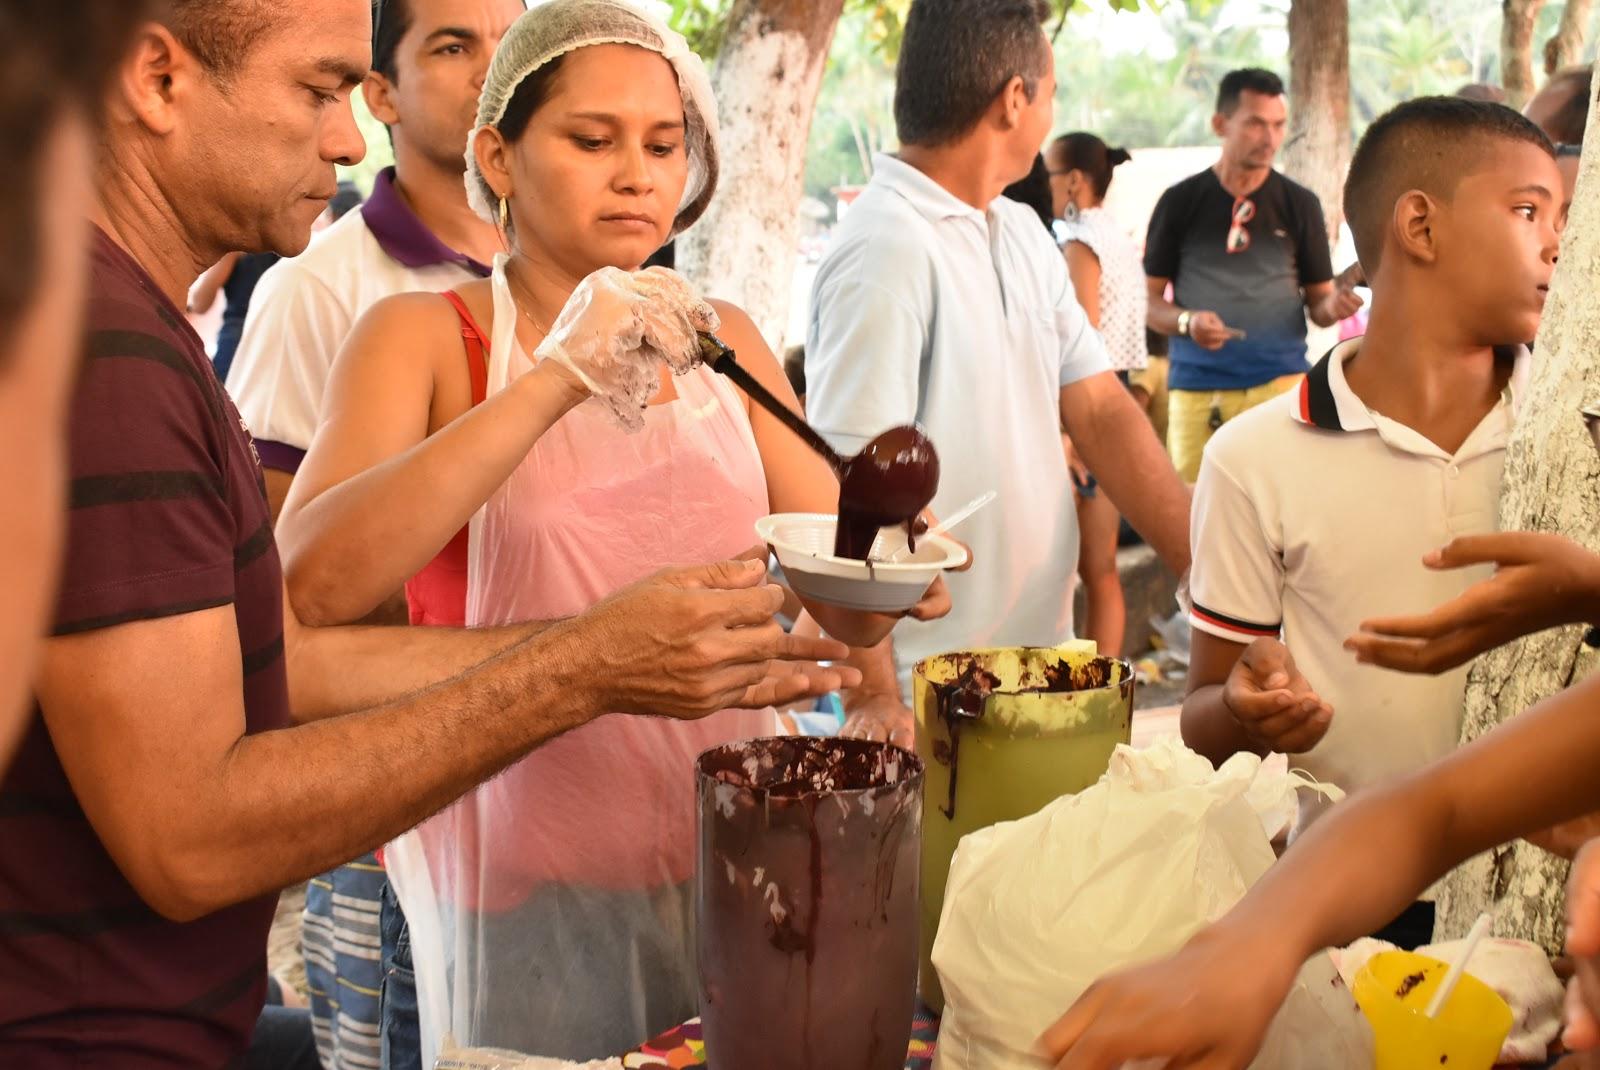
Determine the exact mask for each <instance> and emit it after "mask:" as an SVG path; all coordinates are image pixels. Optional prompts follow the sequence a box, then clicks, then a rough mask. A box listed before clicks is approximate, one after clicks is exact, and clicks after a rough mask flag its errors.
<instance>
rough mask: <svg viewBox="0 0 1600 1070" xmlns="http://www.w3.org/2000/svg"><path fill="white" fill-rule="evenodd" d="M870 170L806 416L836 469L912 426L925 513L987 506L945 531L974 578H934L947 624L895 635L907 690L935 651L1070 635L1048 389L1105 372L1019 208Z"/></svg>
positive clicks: (1070, 567) (823, 311)
mask: <svg viewBox="0 0 1600 1070" xmlns="http://www.w3.org/2000/svg"><path fill="white" fill-rule="evenodd" d="M874 168H875V170H874V174H873V177H872V181H871V182H870V183H869V184H868V186H867V189H866V191H865V192H863V193H862V194H861V196H860V197H859V198H858V199H857V200H856V202H855V203H854V204H853V205H851V207H850V211H849V212H848V213H847V214H846V215H845V217H844V220H843V221H842V222H841V223H840V225H839V229H838V232H837V233H836V234H835V236H834V239H833V244H832V245H831V247H830V248H829V250H828V253H827V255H826V256H825V257H824V258H823V261H822V264H821V266H820V267H819V269H818V272H817V281H816V287H815V290H814V294H813V300H812V311H811V321H810V325H809V330H808V332H807V338H806V388H807V393H806V412H807V416H808V417H809V419H810V420H811V422H812V423H813V424H814V425H815V426H816V428H817V430H818V431H820V432H821V433H822V434H823V435H825V436H826V437H827V438H828V439H829V440H830V441H831V442H832V443H833V444H834V446H835V447H836V448H838V449H840V450H841V451H842V452H845V453H847V454H849V453H854V452H855V451H857V450H859V449H860V448H861V447H862V446H863V445H865V444H866V443H867V442H868V441H869V440H871V439H872V438H873V437H874V436H875V435H877V434H879V433H880V432H882V431H885V430H887V429H888V428H890V427H894V426H896V425H898V424H907V423H912V422H916V423H919V424H921V425H922V426H923V427H924V428H925V429H926V430H927V432H928V434H929V435H930V436H931V437H932V438H933V442H934V445H935V446H936V447H937V448H938V450H939V462H940V470H941V471H940V480H939V493H938V495H937V496H936V497H935V498H934V500H933V509H934V511H935V513H940V514H949V513H950V512H952V511H954V510H955V509H958V508H960V507H961V506H962V505H964V504H966V503H967V502H969V501H971V500H972V499H974V498H976V497H978V496H979V495H981V494H983V493H985V492H987V491H990V490H993V491H995V492H997V493H998V495H999V497H998V500H997V501H995V502H994V503H993V504H991V505H989V506H988V507H987V508H985V509H983V510H981V511H980V512H978V513H977V514H976V515H975V516H973V517H972V519H970V520H968V521H966V522H965V523H964V524H963V525H962V526H961V527H960V529H958V531H957V532H956V534H957V535H958V536H959V537H960V538H961V539H963V540H964V541H966V542H967V543H968V544H970V545H971V546H972V549H973V562H974V563H973V566H972V569H971V570H970V571H968V572H965V573H954V574H951V575H949V576H947V577H946V582H947V583H948V584H949V585H950V593H951V597H952V598H953V600H954V604H955V608H954V610H953V611H952V612H951V614H950V616H948V617H947V618H945V619H944V620H940V621H931V622H927V623H922V622H917V621H905V622H903V623H902V624H901V625H900V626H898V627H897V628H896V629H895V633H894V641H895V657H896V662H897V666H896V667H897V669H898V670H899V673H900V676H901V680H902V686H905V681H906V680H907V679H909V672H910V668H911V666H912V665H913V664H915V663H916V662H917V661H918V660H920V659H922V658H925V657H928V656H929V655H932V654H938V653H943V652H946V651H950V650H959V649H965V648H971V647H978V646H994V645H1013V644H1032V645H1050V644H1054V643H1058V642H1061V641H1062V640H1064V639H1068V638H1070V637H1071V635H1072V582H1073V575H1074V573H1075V572H1076V571H1077V566H1078V523H1077V514H1076V512H1075V510H1074V507H1073V501H1072V491H1071V482H1070V479H1069V477H1068V474H1067V466H1066V460H1065V457H1064V455H1063V453H1062V448H1061V417H1060V391H1061V387H1063V386H1065V385H1067V384H1070V383H1073V382H1076V381H1077V380H1079V379H1083V378H1085V377H1087V376H1090V375H1094V374H1096V373H1099V372H1104V371H1107V370H1108V368H1109V365H1108V364H1107V361H1106V353H1105V346H1104V344H1103V343H1102V342H1101V340H1100V336H1099V335H1098V334H1097V333H1095V331H1094V329H1093V328H1092V327H1090V326H1089V321H1088V318H1087V317H1086V316H1085V315H1084V313H1083V309H1082V308H1081V307H1080V306H1079V305H1078V302H1077V300H1076V298H1075V297H1074V295H1073V292H1072V281H1071V279H1070V278H1069V277H1068V275H1067V266H1066V262H1065V261H1064V260H1063V258H1062V256H1061V251H1060V250H1059V249H1058V248H1057V247H1056V244H1055V242H1054V241H1053V240H1051V237H1050V232H1049V231H1047V230H1046V229H1045V228H1044V227H1043V226H1041V225H1040V223H1039V217H1038V215H1037V214H1035V213H1034V211H1033V210H1032V209H1031V208H1028V207H1027V206H1025V205H1022V204H1018V203H1016V202H1014V201H1010V200H1007V199H1006V198H1004V197H1001V198H998V199H997V200H995V201H994V202H993V203H992V204H990V205H989V208H988V211H987V212H984V211H980V210H978V209H976V208H973V207H972V206H971V205H969V204H966V203H965V202H963V201H961V200H959V199H958V198H956V197H955V196H954V195H953V194H951V193H950V192H949V191H947V190H945V189H944V188H943V187H942V186H940V185H939V184H938V183H936V182H934V181H933V180H932V179H930V178H929V177H928V176H926V175H924V174H923V173H922V172H921V171H918V170H917V169H916V168H914V167H912V166H910V165H909V164H906V163H903V162H901V161H900V160H898V159H896V158H894V157H892V156H882V155H880V156H878V157H876V159H875V160H874Z"/></svg>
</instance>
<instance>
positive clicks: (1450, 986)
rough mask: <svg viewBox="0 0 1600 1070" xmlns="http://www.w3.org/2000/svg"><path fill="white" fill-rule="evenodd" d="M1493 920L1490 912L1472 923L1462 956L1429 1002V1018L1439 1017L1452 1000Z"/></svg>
mask: <svg viewBox="0 0 1600 1070" xmlns="http://www.w3.org/2000/svg"><path fill="white" fill-rule="evenodd" d="M1493 921H1494V919H1493V918H1492V917H1490V916H1489V915H1488V914H1479V915H1478V920H1477V921H1475V922H1473V923H1472V931H1471V932H1469V933H1467V942H1466V943H1465V944H1464V945H1462V948H1461V956H1460V957H1459V958H1457V959H1456V961H1455V965H1454V966H1451V967H1450V972H1449V973H1447V974H1445V975H1444V984H1442V985H1440V986H1439V988H1438V990H1437V991H1436V992H1434V994H1433V999H1432V1000H1430V1001H1429V1002H1428V1017H1429V1018H1437V1017H1439V1012H1440V1011H1442V1010H1444V1005H1445V1004H1446V1003H1448V1002H1450V996H1451V994H1452V993H1454V992H1455V990H1456V986H1457V985H1458V984H1460V983H1461V975H1462V974H1464V973H1466V972H1467V963H1468V962H1469V961H1470V960H1471V959H1472V953H1473V952H1474V951H1476V950H1478V944H1480V943H1481V942H1482V941H1483V938H1484V937H1485V936H1488V935H1489V925H1490V924H1491V923H1492V922H1493Z"/></svg>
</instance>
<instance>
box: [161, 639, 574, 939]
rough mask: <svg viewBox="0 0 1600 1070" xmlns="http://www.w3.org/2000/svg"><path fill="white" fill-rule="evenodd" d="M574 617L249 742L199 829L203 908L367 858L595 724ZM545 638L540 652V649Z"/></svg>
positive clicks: (197, 903)
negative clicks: (403, 691) (573, 633)
mask: <svg viewBox="0 0 1600 1070" xmlns="http://www.w3.org/2000/svg"><path fill="white" fill-rule="evenodd" d="M569 627H570V626H568V625H555V626H553V627H552V628H551V629H548V630H546V631H545V632H544V633H542V634H541V635H538V636H535V637H532V638H527V639H524V640H523V641H522V642H521V643H519V644H516V645H515V646H513V647H512V648H511V649H509V650H506V651H505V652H503V653H502V654H500V655H499V656H498V657H497V658H495V659H494V660H493V661H492V662H491V663H489V664H486V665H484V666H482V667H481V668H480V669H478V670H477V671H475V672H472V673H471V674H469V675H462V676H458V677H456V678H455V679H452V680H450V681H448V682H446V683H442V684H439V685H437V686H435V687H432V688H430V689H428V690H426V691H421V692H418V693H416V694H414V695H411V696H409V697H408V698H406V699H403V700H400V701H396V702H393V703H390V704H389V705H386V706H383V707H380V708H377V709H369V710H365V711H363V712H360V713H352V714H350V715H348V716H344V717H333V718H329V719H326V720H323V721H319V722H317V723H315V724H309V725H302V726H300V727H297V728H293V729H290V730H288V731H281V732H264V733H259V734H255V735H250V736H246V737H244V738H242V739H240V740H239V742H238V743H237V744H236V745H235V746H234V748H233V749H232V751H231V752H230V754H229V756H228V758H227V761H226V763H225V765H224V766H223V769H222V770H221V773H220V776H219V778H218V782H217V783H216V784H215V785H213V786H212V787H213V790H211V791H207V792H206V793H205V794H206V795H208V796H210V798H209V799H208V800H206V801H207V802H208V804H209V806H210V807H214V808H215V809H213V810H211V812H210V813H209V815H208V818H207V820H206V821H205V822H203V823H200V824H196V825H195V826H194V827H193V828H191V829H190V830H189V831H190V832H191V833H192V834H194V835H195V836H196V838H197V842H196V843H195V844H194V845H193V849H192V850H190V851H184V850H182V847H183V845H181V844H179V845H175V847H177V850H176V851H175V853H174V855H173V857H175V858H178V859H181V860H182V863H183V865H184V866H185V868H186V869H188V871H189V872H188V873H187V874H186V875H185V879H184V880H183V881H182V887H183V888H184V889H185V892H184V895H185V898H186V899H187V900H190V902H189V903H188V904H187V906H186V907H185V909H184V911H183V912H184V913H190V912H192V913H193V914H194V915H195V916H199V915H201V914H205V913H208V912H210V911H212V910H216V909H218V908H220V907H222V906H224V905H227V904H229V903H234V902H238V901H241V900H243V899H247V898H250V897H253V896H256V895H260V894H263V893H266V892H272V891H276V890H277V889H279V888H282V887H285V886H287V885H289V884H292V883H294V882H296V881H299V880H304V879H306V878H308V877H310V876H313V875H314V874H317V873H320V872H322V871H324V870H327V869H330V868H332V867H334V866H336V865H339V864H340V863H343V862H346V861H348V860H350V859H351V858H355V857H358V856H359V855H361V854H363V853H365V852H366V851H369V850H371V849H373V848H374V847H377V846H379V845H381V844H383V843H385V842H387V841H388V840H390V839H392V838H393V837H395V836H397V835H399V834H400V833H402V832H404V831H406V830H407V829H410V828H412V827H413V826H415V825H416V824H417V823H418V822H420V821H422V820H423V819H424V818H426V817H428V816H429V815H431V814H433V813H435V812H436V811H438V810H439V809H440V808H442V807H443V806H445V805H446V804H448V803H449V802H450V801H451V800H453V799H455V798H457V797H458V796H460V795H461V794H463V793H464V792H466V791H467V790H468V789H470V788H472V787H473V786H474V785H476V784H478V783H480V782H482V781H483V780H485V779H487V778H488V777H490V776H492V775H493V774H494V773H496V772H497V771H499V770H500V769H503V768H505V767H506V766H507V765H510V764H511V763H512V762H514V761H516V760H517V759H519V758H520V757H522V756H523V755H525V754H527V753H528V752H529V751H530V750H532V749H533V748H534V747H536V746H538V745H539V744H541V743H543V742H545V741H547V740H549V739H551V738H553V737H555V736H557V735H559V734H560V733H562V732H565V731H567V730H569V729H571V728H575V727H577V726H579V725H581V724H583V723H585V722H586V721H588V720H589V719H590V718H591V717H592V716H593V715H594V714H595V713H596V712H597V708H596V707H597V700H596V698H595V696H594V695H593V694H592V693H591V691H590V690H589V688H588V687H587V685H585V684H584V683H583V682H582V680H581V673H580V672H579V671H578V670H577V668H576V666H577V664H578V663H579V659H580V657H581V653H582V652H581V651H580V650H579V649H577V647H576V645H575V644H574V642H573V641H572V639H571V637H569V636H568V635H567V631H568V629H569ZM535 648H537V649H535Z"/></svg>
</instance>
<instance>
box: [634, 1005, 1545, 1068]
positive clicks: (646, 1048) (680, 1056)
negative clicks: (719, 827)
mask: <svg viewBox="0 0 1600 1070" xmlns="http://www.w3.org/2000/svg"><path fill="white" fill-rule="evenodd" d="M938 1039H939V1019H938V1017H937V1016H936V1015H935V1014H934V1013H933V1012H932V1011H930V1010H929V1009H928V1008H927V1007H924V1006H923V1005H922V1004H921V1003H920V1002H918V1004H917V1014H916V1017H915V1018H914V1019H913V1020H912V1028H911V1047H910V1049H909V1050H908V1051H907V1052H906V1070H929V1067H930V1066H931V1065H932V1063H933V1046H934V1042H935V1041H937V1040H938ZM622 1065H623V1066H624V1067H626V1068H627V1070H696V1068H699V1067H704V1066H705V1065H706V1045H705V1042H704V1041H703V1040H702V1039H701V1037H700V1019H698V1018H695V1019H692V1020H691V1021H688V1022H685V1023H684V1024H683V1025H680V1026H678V1028H676V1029H673V1030H669V1031H668V1032H666V1033H663V1034H661V1035H660V1036H659V1037H657V1038H656V1039H654V1040H652V1041H650V1043H648V1044H645V1045H643V1046H642V1047H640V1048H639V1050H637V1051H634V1052H630V1053H629V1054H627V1055H625V1056H623V1058H622ZM1544 1067H1545V1070H1549V1068H1551V1067H1557V1070H1559V1067H1558V1064H1557V1061H1556V1057H1555V1056H1552V1057H1551V1061H1550V1062H1548V1063H1545V1064H1544ZM1506 1070H1511V1068H1506ZM1521 1070H1534V1068H1532V1067H1528V1066H1524V1067H1523V1068H1521Z"/></svg>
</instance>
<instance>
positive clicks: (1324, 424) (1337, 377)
mask: <svg viewBox="0 0 1600 1070" xmlns="http://www.w3.org/2000/svg"><path fill="white" fill-rule="evenodd" d="M1360 348H1361V339H1360V338H1350V339H1347V340H1346V341H1343V342H1340V343H1339V344H1338V345H1336V346H1334V347H1333V348H1332V349H1330V350H1329V351H1328V354H1327V356H1325V357H1323V358H1322V359H1321V360H1319V361H1317V363H1316V365H1315V366H1313V367H1312V369H1311V370H1310V371H1308V372H1307V373H1306V377H1305V379H1303V380H1302V381H1301V383H1300V389H1299V390H1298V391H1297V392H1296V393H1295V403H1294V405H1292V406H1291V407H1290V410H1289V414H1290V416H1292V417H1293V418H1294V419H1295V421H1296V422H1297V423H1302V424H1307V425H1310V426H1313V427H1320V428H1322V429H1323V430H1324V431H1375V430H1377V427H1378V425H1377V422H1376V421H1375V420H1374V419H1373V414H1372V410H1370V409H1368V408H1367V406H1366V404H1365V403H1364V402H1363V401H1362V400H1361V399H1360V398H1358V397H1356V393H1355V391H1354V390H1351V389H1350V384H1349V383H1348V382H1346V381H1345V377H1344V365H1345V362H1346V361H1348V360H1349V359H1350V358H1351V357H1353V356H1355V355H1356V352H1357V350H1359V349H1360ZM1532 356H1533V354H1532V351H1530V350H1529V349H1528V347H1527V346H1500V347H1497V348H1496V349H1495V358H1496V360H1503V361H1508V362H1510V363H1511V365H1512V368H1511V378H1510V379H1509V380H1507V382H1506V389H1505V395H1504V397H1505V400H1506V401H1507V402H1508V403H1509V404H1510V405H1511V407H1512V411H1513V413H1515V411H1516V408H1517V406H1518V404H1519V403H1520V401H1521V399H1522V398H1523V397H1524V396H1526V393H1527V385H1528V377H1529V376H1530V375H1531V374H1532V372H1533V366H1532Z"/></svg>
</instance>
